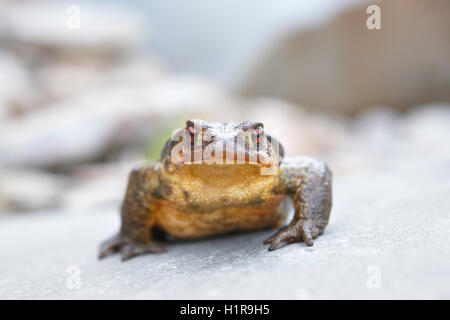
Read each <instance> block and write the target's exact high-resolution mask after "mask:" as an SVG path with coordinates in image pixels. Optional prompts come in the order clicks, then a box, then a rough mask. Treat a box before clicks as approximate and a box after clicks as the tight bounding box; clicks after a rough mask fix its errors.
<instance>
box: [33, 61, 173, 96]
mask: <svg viewBox="0 0 450 320" xmlns="http://www.w3.org/2000/svg"><path fill="white" fill-rule="evenodd" d="M164 76H165V66H164V64H163V63H162V62H161V61H159V60H158V59H156V58H154V57H151V56H150V55H146V56H136V55H131V56H126V57H123V58H122V59H120V60H118V61H114V63H112V64H111V63H107V62H105V63H95V62H94V63H93V61H92V59H84V60H83V59H78V60H75V61H73V59H60V61H57V62H52V63H47V64H44V65H42V66H40V67H39V68H37V70H36V71H35V78H36V81H37V82H39V84H40V87H41V88H42V90H43V91H45V93H46V94H47V96H49V97H50V98H51V99H61V98H66V97H69V96H72V95H75V94H79V93H82V92H83V91H86V90H92V89H95V88H98V87H105V86H108V85H124V86H125V85H128V86H133V85H150V84H151V83H153V82H154V81H156V80H158V79H160V78H161V77H164Z"/></svg>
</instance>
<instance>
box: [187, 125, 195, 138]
mask: <svg viewBox="0 0 450 320" xmlns="http://www.w3.org/2000/svg"><path fill="white" fill-rule="evenodd" d="M185 130H186V131H187V132H188V134H189V137H190V139H191V142H194V137H195V130H194V128H193V127H191V126H187V127H186V128H185Z"/></svg>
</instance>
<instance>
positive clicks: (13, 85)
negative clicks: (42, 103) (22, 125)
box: [0, 50, 35, 119]
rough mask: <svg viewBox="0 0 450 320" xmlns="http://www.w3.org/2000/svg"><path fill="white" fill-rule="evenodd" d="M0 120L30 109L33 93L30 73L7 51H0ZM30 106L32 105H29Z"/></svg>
mask: <svg viewBox="0 0 450 320" xmlns="http://www.w3.org/2000/svg"><path fill="white" fill-rule="evenodd" d="M0 70H1V71H0V119H1V118H4V117H6V116H8V115H11V114H13V113H18V112H19V113H20V112H23V111H25V109H27V108H28V107H30V102H32V100H33V98H34V96H35V91H34V85H33V81H32V79H31V74H30V72H29V71H28V70H27V69H26V68H25V66H23V65H22V63H21V62H20V61H19V60H18V59H17V58H16V57H15V56H13V55H12V54H10V53H8V52H7V51H4V50H2V51H0ZM31 104H32V103H31Z"/></svg>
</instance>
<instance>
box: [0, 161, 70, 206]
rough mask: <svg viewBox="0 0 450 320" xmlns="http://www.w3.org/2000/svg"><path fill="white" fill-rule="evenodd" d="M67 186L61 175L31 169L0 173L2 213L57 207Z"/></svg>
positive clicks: (2, 171) (3, 170)
mask: <svg viewBox="0 0 450 320" xmlns="http://www.w3.org/2000/svg"><path fill="white" fill-rule="evenodd" d="M66 186H67V179H66V178H64V177H63V176H60V175H55V174H48V173H43V172H40V171H35V170H30V169H23V168H20V169H19V168H17V169H11V168H9V169H8V170H5V169H2V170H1V171H0V212H1V211H28V210H39V209H44V208H51V207H56V206H58V205H59V204H60V203H59V202H60V197H61V194H63V192H64V189H65V187H66Z"/></svg>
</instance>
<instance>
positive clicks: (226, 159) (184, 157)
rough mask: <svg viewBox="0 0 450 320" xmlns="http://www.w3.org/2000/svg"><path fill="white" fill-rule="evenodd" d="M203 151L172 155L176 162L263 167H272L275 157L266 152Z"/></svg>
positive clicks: (181, 152) (180, 152)
mask: <svg viewBox="0 0 450 320" xmlns="http://www.w3.org/2000/svg"><path fill="white" fill-rule="evenodd" d="M200 151H201V152H196V151H195V150H190V152H189V150H188V151H184V152H183V151H181V150H180V151H179V153H178V155H177V156H176V157H173V155H172V157H171V160H172V161H173V162H174V163H175V164H178V165H180V164H203V165H223V164H235V165H240V164H250V165H252V164H253V165H258V166H263V167H270V166H272V165H273V164H274V163H273V162H274V161H273V158H272V157H271V156H270V155H268V154H267V153H265V152H258V151H248V150H246V151H239V152H236V150H221V151H218V152H217V151H216V150H211V151H209V150H206V149H202V150H200Z"/></svg>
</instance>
